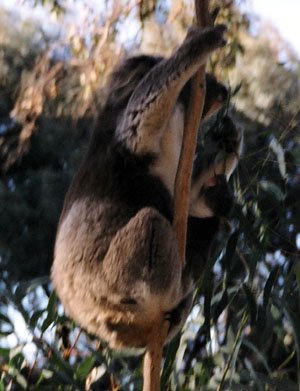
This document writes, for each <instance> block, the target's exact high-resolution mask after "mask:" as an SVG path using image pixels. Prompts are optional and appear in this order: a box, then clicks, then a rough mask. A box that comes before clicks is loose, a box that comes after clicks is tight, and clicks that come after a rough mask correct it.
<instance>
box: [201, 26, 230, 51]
mask: <svg viewBox="0 0 300 391" xmlns="http://www.w3.org/2000/svg"><path fill="white" fill-rule="evenodd" d="M226 31H227V27H226V26H225V25H224V24H217V25H216V26H214V27H210V28H208V29H206V30H204V31H203V41H204V42H205V44H206V45H207V46H209V48H211V49H217V48H221V47H223V46H225V45H226V43H227V41H226V39H225V38H224V34H225V32H226Z"/></svg>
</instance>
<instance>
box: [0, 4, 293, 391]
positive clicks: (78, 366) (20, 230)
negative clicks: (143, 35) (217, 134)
mask: <svg viewBox="0 0 300 391" xmlns="http://www.w3.org/2000/svg"><path fill="white" fill-rule="evenodd" d="M36 3H44V2H43V1H41V2H36ZM50 3H51V4H52V5H53V6H54V5H55V4H58V5H59V6H60V7H61V8H62V7H63V6H64V3H63V2H61V3H58V2H51V1H50ZM108 3H110V1H109V2H108ZM116 3H118V2H116V1H115V4H116ZM161 3H162V2H153V4H152V3H151V4H152V6H154V8H155V7H156V12H159V7H160V4H161ZM110 4H111V3H110ZM122 4H126V5H127V2H126V1H125V0H124V1H123V2H122ZM149 4H150V2H149ZM149 4H148V2H142V3H141V6H143V7H146V8H147V9H146V11H147V12H148V11H149V10H148V9H149ZM174 4H175V2H174ZM184 4H185V2H184ZM226 4H227V3H226ZM222 5H223V9H222V12H221V14H220V21H230V22H231V30H230V31H229V46H228V48H227V49H226V50H227V52H226V53H223V54H222V55H221V59H223V58H224V56H225V55H226V56H228V57H227V58H228V63H226V62H223V60H222V61H220V59H218V60H219V62H214V61H215V60H214V59H213V61H212V64H211V66H212V67H213V68H214V69H215V71H216V72H217V73H218V74H223V75H226V77H228V78H229V79H230V83H231V84H232V88H233V90H234V91H235V94H233V95H234V96H233V97H232V99H231V102H232V106H233V107H231V109H230V110H231V111H232V115H233V116H234V118H235V121H236V123H237V124H238V125H239V126H240V127H242V128H243V129H244V133H245V134H244V138H245V148H244V152H243V157H242V159H241V163H240V165H239V168H238V173H237V175H236V176H235V178H234V179H233V181H232V188H233V190H234V192H235V194H236V199H237V202H236V207H235V210H234V216H233V220H232V230H231V232H230V233H225V232H224V236H227V238H226V239H227V242H224V240H223V239H224V238H222V240H221V239H220V246H219V247H218V250H217V251H216V253H215V254H214V255H213V256H212V257H211V258H210V259H209V261H208V262H207V264H206V265H205V268H204V270H203V274H202V277H201V279H200V281H199V284H198V289H197V292H196V293H195V305H194V309H193V311H192V313H191V315H190V317H189V319H188V321H187V323H186V326H185V328H184V330H183V331H182V334H181V335H180V336H178V337H177V338H176V339H174V340H173V341H172V342H171V343H170V344H169V345H168V346H167V347H166V350H165V356H164V357H165V359H164V368H163V372H162V389H163V390H175V389H176V390H199V389H201V390H218V391H221V390H228V391H234V390H241V389H242V390H245V391H247V390H266V391H267V390H268V391H269V390H274V391H275V390H279V391H281V390H289V391H290V390H291V391H293V390H297V389H299V386H300V379H299V373H300V317H299V313H300V311H299V310H300V308H299V305H300V296H299V286H300V267H299V243H298V245H297V240H298V242H299V237H300V236H299V235H300V219H299V199H300V182H299V159H300V147H299V130H300V115H299V95H298V92H297V89H296V88H295V83H296V84H297V83H298V86H299V80H298V77H299V73H298V72H299V63H298V62H295V61H294V60H293V64H292V65H293V66H283V65H282V64H279V63H278V57H277V55H278V53H276V52H274V50H273V49H272V47H271V46H270V45H269V44H268V42H267V41H266V40H265V39H261V38H259V37H257V38H256V39H253V38H252V37H251V36H250V35H249V34H248V33H247V27H248V23H249V22H248V20H247V19H246V18H245V17H244V16H243V15H241V14H240V13H239V12H238V11H237V9H236V8H234V7H233V6H231V5H230V2H228V4H227V5H225V6H224V2H223V3H222ZM185 6H186V8H185ZM189 7H190V3H188V2H186V5H184V7H183V9H182V15H180V17H181V18H182V24H183V26H184V23H185V18H186V19H188V16H189V15H190V14H189V12H190V11H189ZM167 9H168V7H167V6H165V7H164V12H167V11H166V10H167ZM146 11H145V8H143V9H142V8H141V9H140V16H141V15H142V17H143V23H144V22H146V19H147V17H148V14H147V13H146ZM150 11H151V12H152V11H153V9H152V8H151V10H150ZM150 11H149V12H150ZM126 12H127V11H126ZM128 12H129V11H128ZM151 12H150V13H151ZM187 15H188V16H187ZM119 17H120V15H114V16H113V17H112V25H111V26H110V27H109V29H110V30H109V31H110V32H112V34H111V35H110V36H111V37H113V38H110V39H109V40H108V41H107V43H106V45H105V44H104V43H102V44H103V46H101V47H100V49H99V46H97V45H98V44H99V42H100V43H101V34H102V33H103V34H104V32H103V31H104V30H103V31H102V30H101V31H102V33H101V34H100V35H99V33H96V32H95V36H94V37H92V39H91V42H94V44H93V45H91V47H90V48H88V45H86V44H85V41H84V40H81V41H80V45H79V46H78V45H77V44H78V40H77V41H76V42H77V44H76V45H77V46H76V45H75V43H74V42H75V41H74V37H73V38H72V39H71V40H70V42H69V43H68V44H69V49H70V52H71V53H73V54H74V55H75V54H76V56H77V57H76V58H74V57H71V58H70V59H67V60H65V61H64V62H59V61H54V60H52V59H51V58H49V56H46V57H42V58H43V59H44V58H46V60H43V61H46V62H44V63H43V61H42V62H40V61H39V60H37V58H40V57H38V54H41V53H40V52H41V51H42V49H41V48H40V47H39V48H38V47H37V46H36V44H33V45H32V46H30V42H32V41H31V40H30V39H28V37H26V39H25V40H24V41H22V37H20V36H18V37H19V38H18V39H19V41H18V40H17V39H16V38H15V37H16V36H15V35H12V36H11V35H10V34H11V33H10V30H9V29H7V30H6V29H3V31H0V47H1V50H0V54H1V56H0V61H1V67H0V68H1V69H0V75H1V77H0V80H1V87H3V88H2V89H1V90H0V158H1V160H0V164H1V182H0V216H1V224H0V272H1V275H2V279H1V281H0V390H24V389H29V390H53V389H55V390H56V389H57V390H82V389H84V388H85V387H88V385H89V387H90V388H89V389H91V390H94V389H95V390H107V389H112V384H115V387H117V386H116V385H119V386H120V387H121V388H122V389H124V390H132V389H135V390H139V389H141V382H142V378H141V371H140V368H141V355H131V354H130V352H129V353H122V354H120V353H117V352H112V351H110V350H109V349H108V348H107V346H106V345H105V344H104V343H102V342H99V341H97V340H95V339H94V338H93V337H92V336H89V335H87V334H86V333H85V332H84V331H82V330H79V329H78V328H77V327H76V326H75V325H74V323H73V322H72V321H71V320H70V319H68V318H67V317H66V316H65V315H64V313H63V310H62V308H61V306H60V304H59V303H58V301H57V298H56V296H55V294H54V293H53V292H52V288H51V286H50V285H49V278H48V273H49V268H50V264H51V258H52V252H53V243H54V235H55V227H56V225H57V221H58V217H59V213H60V210H61V207H62V200H63V196H64V193H65V191H66V188H67V185H68V183H69V181H70V178H71V176H72V175H73V173H74V170H75V169H76V167H78V164H79V162H80V161H81V159H82V155H83V153H84V150H85V148H86V143H87V139H88V135H89V133H90V131H91V129H92V126H93V123H94V122H93V120H94V111H97V109H98V106H99V104H101V101H102V99H103V93H102V91H101V90H100V86H101V85H102V84H103V80H104V76H105V75H106V74H107V73H108V72H109V71H110V66H111V64H112V62H111V61H112V59H111V57H112V56H111V53H114V52H117V50H116V48H117V47H119V46H118V44H117V43H116V42H114V38H115V34H114V33H113V32H115V31H116V24H117V22H118V18H119ZM3 20H5V18H4V19H3ZM180 20H181V19H180ZM177 22H178V21H177ZM243 29H244V31H243V34H244V35H243V34H242V35H241V36H240V35H239V34H238V32H239V31H241V30H243ZM0 30H1V28H0ZM3 34H4V36H5V40H3V37H2V36H3ZM97 34H98V35H97ZM9 37H11V38H10V39H9ZM75 38H76V37H75ZM93 38H95V39H94V40H93ZM17 42H22V47H23V49H24V47H25V48H26V50H25V49H24V50H23V51H21V50H19V46H20V44H19V43H18V44H16V43H17ZM68 44H66V45H68ZM18 45H19V46H18ZM241 45H242V46H241ZM75 46H76V48H77V49H78V50H77V49H76V50H72V48H74V47H75ZM99 52H100V53H101V58H102V59H103V58H104V59H105V61H104V60H103V62H102V63H101V61H100V60H99V58H100V56H99ZM120 52H121V51H120ZM87 54H88V55H87ZM109 59H110V61H109ZM237 59H238V61H239V66H238V67H235V64H236V60H237ZM96 60H97V61H96ZM113 60H114V61H115V60H116V59H115V58H114V59H113ZM76 61H77V62H76ZM224 61H225V60H224ZM74 62H75V63H76V65H75V66H74ZM78 63H79V65H78ZM219 63H221V64H222V69H220V67H219V66H218V65H217V64H219ZM37 64H39V65H37ZM57 64H58V65H59V67H58V68H57V69H58V71H57V72H53V74H52V73H51V72H52V71H53V69H54V67H55V66H57ZM104 64H108V65H107V67H105V65H104ZM224 64H225V66H224ZM258 64H260V65H258ZM49 73H50V74H51V75H52V78H50V80H48V81H47V76H49ZM88 76H91V77H90V78H88ZM236 86H237V87H236ZM31 87H34V88H35V90H34V91H35V94H33V95H32V96H31V98H32V100H29V101H28V99H29V98H28V94H27V92H28V90H30V88H31ZM38 87H39V88H38ZM36 96H38V97H41V96H42V100H40V99H35V98H36ZM25 101H26V102H27V103H28V102H29V103H30V104H31V103H32V102H36V101H38V102H39V104H40V105H41V107H40V106H39V109H40V108H41V110H40V111H39V110H36V109H35V106H34V105H32V106H30V105H29V104H28V105H27V106H26V105H25V106H26V107H31V108H32V110H33V111H34V112H35V113H37V112H38V113H39V114H38V115H37V117H36V118H35V119H34V121H33V124H34V126H33V127H32V128H31V133H30V135H29V137H28V140H27V141H28V143H26V145H24V144H22V140H23V138H22V137H21V135H22V134H23V135H24V133H22V132H23V131H24V129H26V126H27V125H28V122H26V121H29V122H30V120H32V118H29V120H28V118H27V119H26V118H25V119H24V118H23V117H24V116H23V117H22V114H24V111H25V109H24V105H23V106H22V104H23V103H24V102H25ZM22 107H23V109H20V108H22ZM17 108H18V110H19V111H18V110H17ZM16 112H17V113H18V114H20V115H19V117H18V118H19V119H20V118H21V119H22V121H21V125H20V128H17V127H15V126H14V124H12V126H11V127H9V126H6V125H7V122H5V121H8V119H9V115H10V113H16ZM26 113H27V112H26ZM30 123H31V122H30ZM3 124H6V125H5V126H4V127H3V128H1V125H3ZM20 140H21V141H20ZM16 146H17V147H16ZM4 152H5V153H4ZM12 155H14V157H17V159H13V160H11V164H10V165H7V166H6V167H7V168H6V169H3V162H7V161H8V160H7V157H11V156H12ZM5 159H6V160H5Z"/></svg>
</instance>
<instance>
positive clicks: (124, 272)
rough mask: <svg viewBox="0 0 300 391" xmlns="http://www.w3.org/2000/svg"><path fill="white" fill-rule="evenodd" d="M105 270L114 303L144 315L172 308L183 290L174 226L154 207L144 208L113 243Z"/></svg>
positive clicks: (105, 261)
mask: <svg viewBox="0 0 300 391" xmlns="http://www.w3.org/2000/svg"><path fill="white" fill-rule="evenodd" d="M102 270H103V273H104V275H103V276H104V278H105V280H106V283H107V286H108V289H109V300H110V301H111V300H113V302H114V304H117V303H119V304H125V305H126V304H128V305H130V304H132V305H135V306H136V308H137V309H138V310H139V311H140V312H141V313H144V316H147V313H149V314H150V313H151V312H153V313H154V312H156V313H162V312H164V311H166V310H168V309H170V308H171V307H172V306H173V305H174V302H176V300H177V297H179V295H180V290H181V264H180V261H179V257H178V255H177V244H176V241H175V237H174V234H173V230H172V227H171V225H170V223H169V222H168V221H167V220H166V219H165V218H164V217H163V216H161V215H160V214H159V213H158V212H157V211H156V210H155V209H153V208H143V209H141V210H140V211H139V212H138V213H137V214H136V215H135V216H134V217H133V218H132V219H131V220H130V221H129V222H128V223H127V224H126V226H124V227H123V228H122V229H121V230H119V231H118V233H117V234H116V236H115V237H114V239H113V240H112V242H111V244H110V246H109V250H108V252H107V254H106V256H105V258H104V260H103V266H102ZM178 300H179V299H178ZM151 316H152V315H151Z"/></svg>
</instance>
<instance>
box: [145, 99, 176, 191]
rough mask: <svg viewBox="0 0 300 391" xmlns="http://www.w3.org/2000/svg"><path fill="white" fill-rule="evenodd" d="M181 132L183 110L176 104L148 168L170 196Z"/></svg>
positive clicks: (172, 189) (173, 182)
mask: <svg viewBox="0 0 300 391" xmlns="http://www.w3.org/2000/svg"><path fill="white" fill-rule="evenodd" d="M183 130H184V110H183V107H182V105H181V104H177V105H176V106H175V108H174V111H173V113H172V116H171V118H170V120H169V122H168V124H167V126H166V129H165V131H164V133H163V135H162V137H161V139H160V145H159V146H160V148H159V154H158V157H157V159H156V160H155V162H154V163H153V165H152V166H151V167H150V173H151V174H152V175H155V176H157V177H159V178H160V179H161V180H162V181H163V183H164V185H165V186H166V187H167V189H168V190H169V191H170V192H171V194H172V195H173V194H174V184H175V177H176V172H177V167H178V162H179V157H180V151H181V144H182V136H183Z"/></svg>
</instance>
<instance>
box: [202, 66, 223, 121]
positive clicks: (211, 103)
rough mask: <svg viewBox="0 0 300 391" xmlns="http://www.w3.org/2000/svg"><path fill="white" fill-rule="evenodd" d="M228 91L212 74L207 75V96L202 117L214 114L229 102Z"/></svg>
mask: <svg viewBox="0 0 300 391" xmlns="http://www.w3.org/2000/svg"><path fill="white" fill-rule="evenodd" d="M227 98H228V89H227V88H226V87H225V86H224V84H222V83H220V82H218V80H217V79H216V78H215V77H214V76H212V75H211V74H209V73H207V74H206V96H205V103H204V108H203V114H202V117H203V118H206V117H209V116H211V115H212V114H214V113H215V112H216V111H217V110H219V109H220V108H221V106H222V105H223V104H224V103H225V102H226V101H227Z"/></svg>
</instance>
